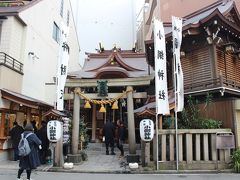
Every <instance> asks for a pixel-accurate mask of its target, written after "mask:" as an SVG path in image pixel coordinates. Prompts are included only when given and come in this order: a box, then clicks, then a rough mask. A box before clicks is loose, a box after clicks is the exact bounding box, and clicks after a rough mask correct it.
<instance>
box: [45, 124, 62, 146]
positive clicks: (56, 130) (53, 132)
mask: <svg viewBox="0 0 240 180" xmlns="http://www.w3.org/2000/svg"><path fill="white" fill-rule="evenodd" d="M61 136H62V126H61V122H60V121H58V120H51V121H49V122H48V124H47V137H48V139H49V141H50V142H57V141H58V140H59V139H60V138H61Z"/></svg>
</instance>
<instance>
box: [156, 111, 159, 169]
mask: <svg viewBox="0 0 240 180" xmlns="http://www.w3.org/2000/svg"><path fill="white" fill-rule="evenodd" d="M156 141H157V170H158V169H159V165H158V114H157V113H156Z"/></svg>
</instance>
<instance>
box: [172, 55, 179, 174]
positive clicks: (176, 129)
mask: <svg viewBox="0 0 240 180" xmlns="http://www.w3.org/2000/svg"><path fill="white" fill-rule="evenodd" d="M173 59H174V63H173V64H174V90H175V92H174V96H175V97H174V98H175V108H174V111H175V132H176V137H175V138H176V169H177V171H178V159H179V158H178V119H177V80H176V76H177V73H176V55H175V54H174V56H173Z"/></svg>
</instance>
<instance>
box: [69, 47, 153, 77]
mask: <svg viewBox="0 0 240 180" xmlns="http://www.w3.org/2000/svg"><path fill="white" fill-rule="evenodd" d="M86 55H87V56H88V57H87V59H86V60H85V63H84V66H83V68H82V70H80V71H75V72H70V73H69V77H70V78H81V79H87V78H96V79H98V78H101V77H102V76H103V75H105V76H106V74H107V75H108V77H109V79H111V78H113V76H111V75H113V74H115V77H117V76H119V77H120V78H121V77H123V78H128V77H139V76H146V75H148V72H149V68H150V67H148V64H147V62H146V56H145V53H139V52H135V51H133V50H120V49H112V50H104V51H98V52H97V53H86ZM150 72H152V73H153V71H152V68H150Z"/></svg>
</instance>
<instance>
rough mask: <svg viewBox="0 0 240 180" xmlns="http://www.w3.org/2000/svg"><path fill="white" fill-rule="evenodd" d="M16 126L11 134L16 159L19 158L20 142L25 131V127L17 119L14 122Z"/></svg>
mask: <svg viewBox="0 0 240 180" xmlns="http://www.w3.org/2000/svg"><path fill="white" fill-rule="evenodd" d="M13 125H14V127H13V128H12V129H11V130H10V132H9V135H10V136H11V140H12V146H13V150H14V158H13V160H14V161H17V160H19V156H18V144H19V141H20V139H21V134H22V133H23V131H24V129H23V127H22V126H20V125H19V124H18V123H17V122H16V121H14V123H13Z"/></svg>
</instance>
